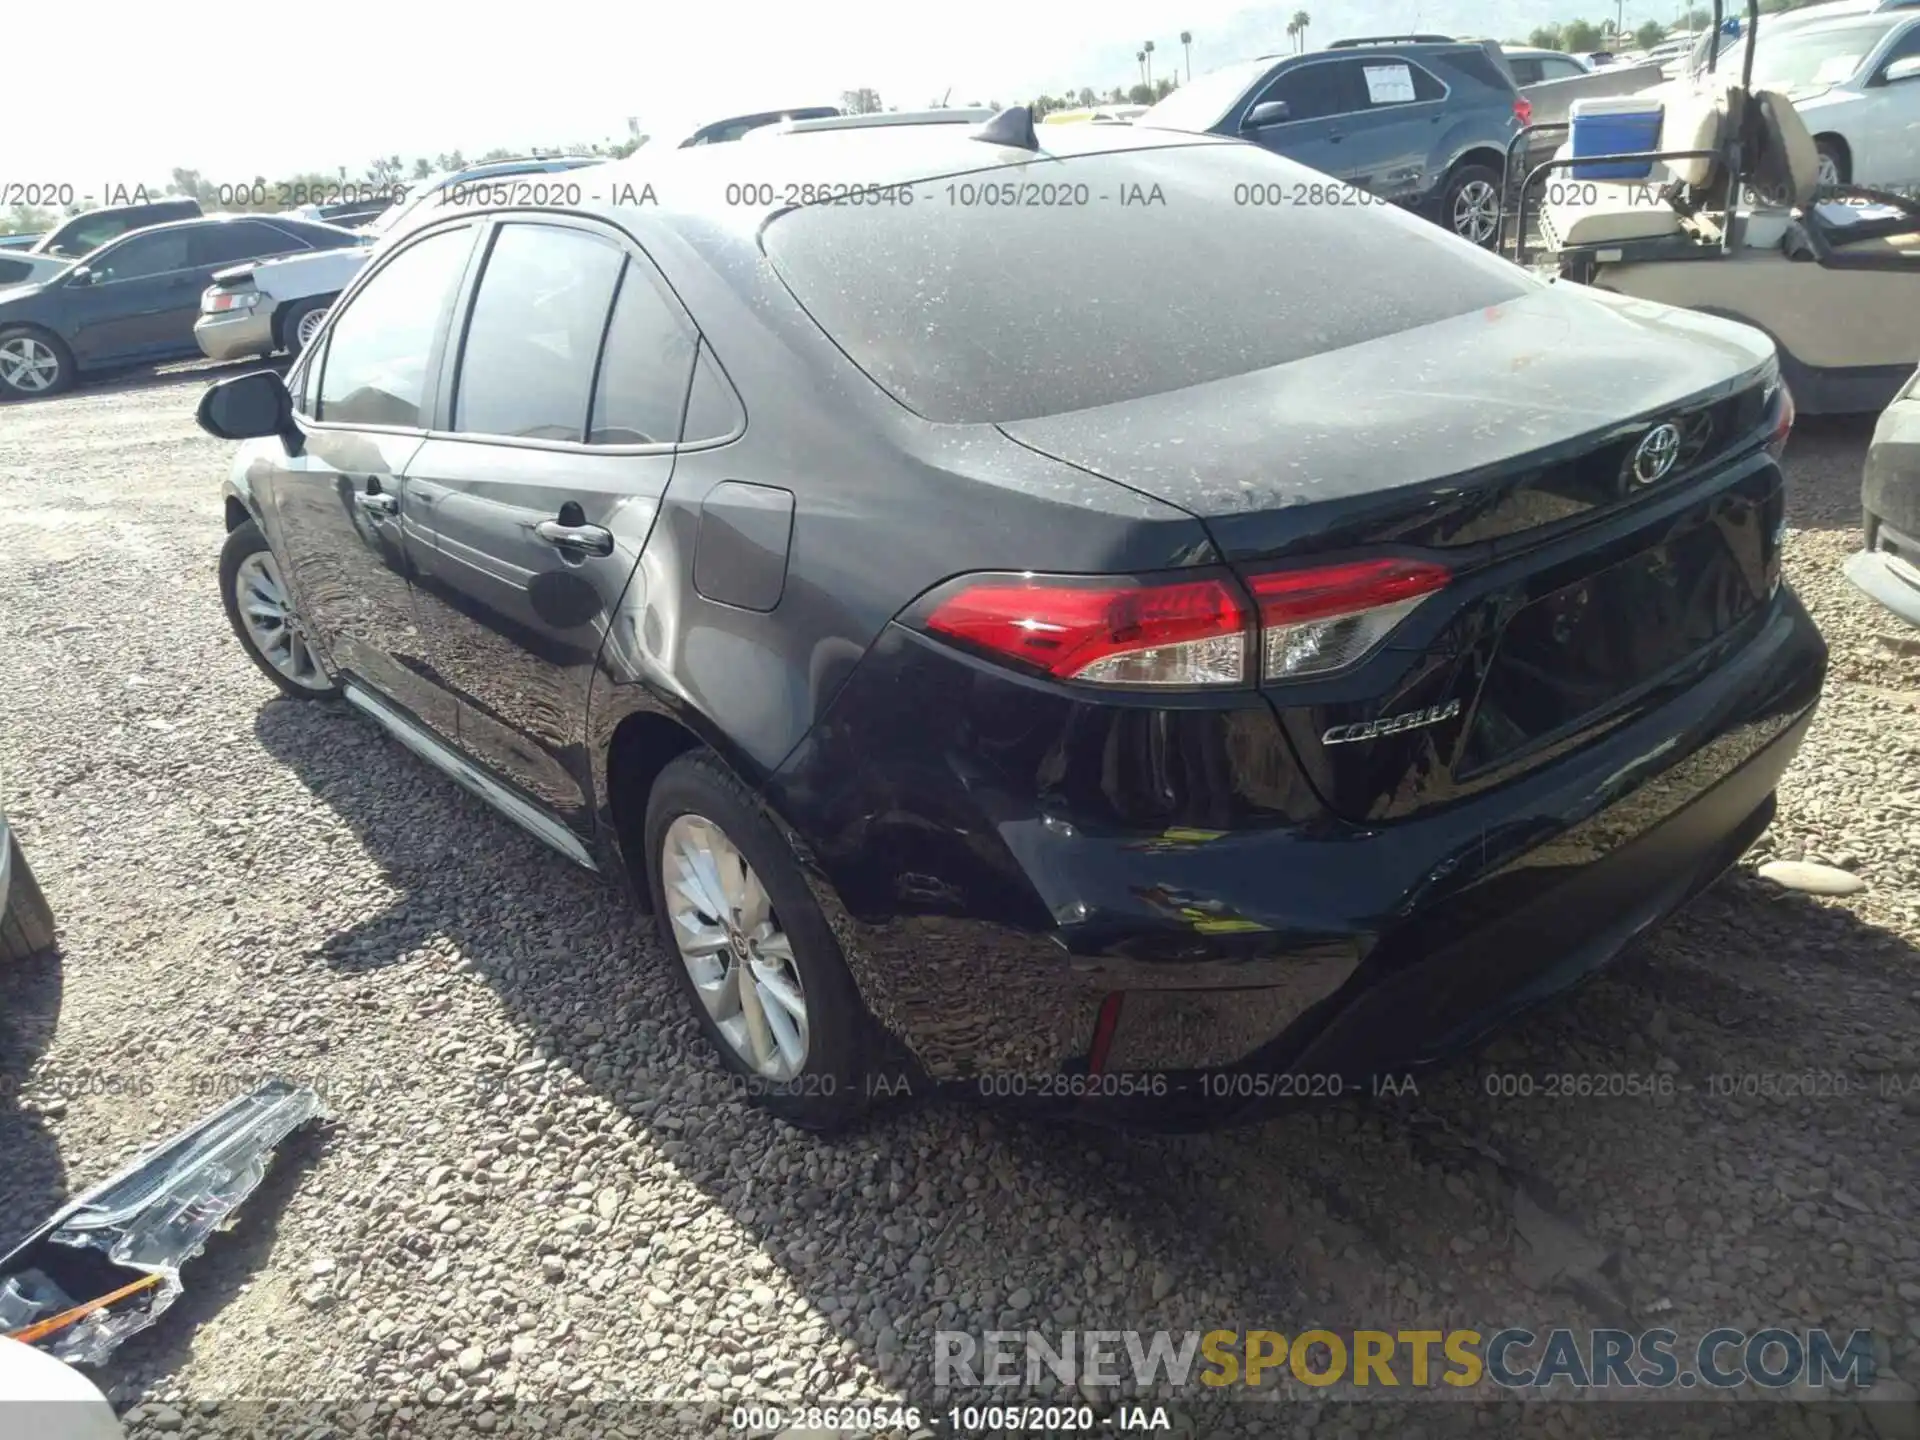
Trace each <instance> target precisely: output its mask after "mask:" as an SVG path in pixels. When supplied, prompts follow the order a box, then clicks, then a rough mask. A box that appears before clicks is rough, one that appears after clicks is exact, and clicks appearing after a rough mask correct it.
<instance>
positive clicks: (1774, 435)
mask: <svg viewBox="0 0 1920 1440" xmlns="http://www.w3.org/2000/svg"><path fill="white" fill-rule="evenodd" d="M1767 413H1768V414H1769V415H1770V416H1772V417H1773V429H1772V430H1770V431H1769V432H1768V433H1767V453H1768V454H1769V455H1771V456H1773V458H1774V459H1776V460H1778V459H1779V458H1780V456H1781V455H1782V453H1784V452H1785V450H1786V448H1787V437H1788V436H1790V435H1791V434H1793V417H1794V408H1793V391H1791V390H1789V389H1788V388H1787V382H1786V381H1784V380H1776V381H1775V382H1774V384H1773V389H1772V390H1771V391H1770V392H1769V393H1768V396H1767Z"/></svg>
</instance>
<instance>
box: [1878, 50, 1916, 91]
mask: <svg viewBox="0 0 1920 1440" xmlns="http://www.w3.org/2000/svg"><path fill="white" fill-rule="evenodd" d="M1901 80H1920V55H1907V56H1904V57H1902V58H1901V59H1899V60H1896V61H1894V62H1893V63H1892V64H1891V65H1889V66H1887V68H1886V69H1884V70H1882V71H1881V72H1880V83H1881V84H1882V85H1892V84H1894V83H1896V82H1897V81H1901Z"/></svg>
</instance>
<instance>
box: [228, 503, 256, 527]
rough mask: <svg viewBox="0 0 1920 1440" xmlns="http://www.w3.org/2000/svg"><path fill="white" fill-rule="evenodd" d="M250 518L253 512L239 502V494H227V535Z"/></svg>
mask: <svg viewBox="0 0 1920 1440" xmlns="http://www.w3.org/2000/svg"><path fill="white" fill-rule="evenodd" d="M251 519H253V512H251V511H250V510H248V509H247V507H246V506H245V505H244V504H243V503H241V500H240V497H239V496H237V495H229V496H227V533H228V534H229V535H231V534H232V533H233V532H234V531H236V530H238V529H239V528H240V527H241V526H242V525H244V524H246V523H247V522H248V521H249V520H251Z"/></svg>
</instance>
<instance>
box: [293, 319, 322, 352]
mask: <svg viewBox="0 0 1920 1440" xmlns="http://www.w3.org/2000/svg"><path fill="white" fill-rule="evenodd" d="M326 320H327V312H326V311H325V310H309V311H307V313H306V314H304V315H302V316H301V317H300V319H299V321H298V323H296V324H295V325H294V327H293V338H294V339H295V340H296V341H297V342H298V343H299V346H300V348H301V349H302V350H305V349H306V348H307V346H309V345H311V344H312V343H313V337H314V336H316V335H318V334H319V333H320V327H321V326H322V325H324V324H325V323H326Z"/></svg>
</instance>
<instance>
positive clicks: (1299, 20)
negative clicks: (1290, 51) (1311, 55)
mask: <svg viewBox="0 0 1920 1440" xmlns="http://www.w3.org/2000/svg"><path fill="white" fill-rule="evenodd" d="M1312 23H1313V17H1312V16H1311V15H1309V14H1307V12H1306V11H1304V10H1296V11H1294V12H1293V28H1294V31H1295V33H1296V34H1298V35H1299V37H1300V48H1301V50H1302V51H1304V50H1305V49H1306V48H1307V26H1309V25H1311V24H1312Z"/></svg>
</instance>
